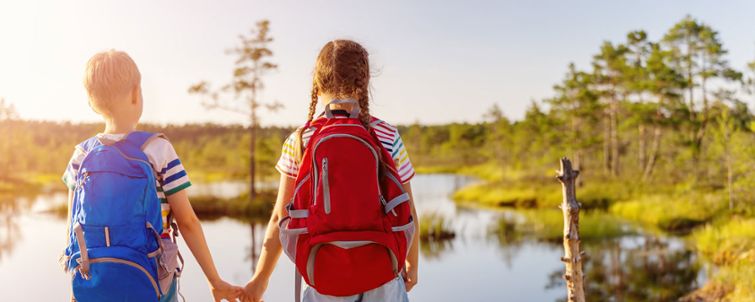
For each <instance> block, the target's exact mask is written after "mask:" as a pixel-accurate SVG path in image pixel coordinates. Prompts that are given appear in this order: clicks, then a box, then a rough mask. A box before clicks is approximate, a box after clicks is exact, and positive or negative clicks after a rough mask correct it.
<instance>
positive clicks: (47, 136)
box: [0, 120, 293, 189]
mask: <svg viewBox="0 0 755 302" xmlns="http://www.w3.org/2000/svg"><path fill="white" fill-rule="evenodd" d="M102 129H103V126H102V125H101V124H94V123H92V124H71V123H54V122H37V121H22V120H11V121H0V132H4V133H5V134H7V135H6V136H5V137H10V138H11V139H8V140H2V142H0V152H1V153H0V154H2V156H0V170H2V171H0V172H4V173H3V174H0V175H2V176H0V183H3V182H5V183H6V184H7V183H11V184H14V185H13V186H15V187H18V186H21V183H26V184H33V183H42V182H48V183H49V182H50V181H55V182H58V181H59V179H60V175H62V174H63V171H64V170H65V167H66V164H67V163H68V160H69V159H70V156H71V154H72V153H73V149H74V146H75V145H76V144H78V143H79V142H81V141H83V140H85V139H86V138H88V137H91V136H93V135H95V134H96V133H97V132H98V131H101V130H102ZM140 129H142V130H146V131H153V132H161V133H164V134H165V135H166V136H167V137H168V140H169V141H170V142H171V143H172V144H173V146H174V148H175V149H176V152H177V153H178V155H179V157H181V161H182V162H183V164H184V166H185V167H186V170H187V171H188V172H189V177H190V178H191V179H192V180H193V181H195V182H196V181H198V182H207V181H215V180H223V179H245V178H248V176H249V169H248V168H247V167H248V164H249V159H248V158H249V157H248V156H245V155H248V154H249V150H248V146H249V131H248V128H246V127H242V126H221V125H213V124H202V125H191V124H189V125H181V126H176V125H168V126H157V125H150V124H146V125H141V126H140ZM291 131H293V129H290V128H277V127H270V128H265V129H261V130H260V131H259V133H258V135H259V137H260V138H259V139H258V141H257V165H258V166H260V167H261V169H258V172H257V175H258V176H260V177H262V178H263V179H271V178H274V177H277V175H278V174H277V172H276V171H275V169H274V166H275V164H274V163H275V161H276V160H277V158H278V156H279V155H280V147H281V145H282V141H283V139H284V138H285V137H286V135H288V134H290V133H291ZM3 179H6V180H5V181H3ZM7 179H15V180H7ZM58 188H60V189H63V186H62V185H60V186H58Z"/></svg>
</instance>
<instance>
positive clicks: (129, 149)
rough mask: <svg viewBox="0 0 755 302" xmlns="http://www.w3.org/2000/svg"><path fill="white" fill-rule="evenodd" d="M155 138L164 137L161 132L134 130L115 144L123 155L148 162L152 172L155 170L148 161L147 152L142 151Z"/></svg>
mask: <svg viewBox="0 0 755 302" xmlns="http://www.w3.org/2000/svg"><path fill="white" fill-rule="evenodd" d="M157 138H165V139H167V138H166V137H165V135H163V134H162V133H152V132H146V131H134V132H131V133H129V134H128V135H126V137H125V138H124V139H122V140H120V141H118V142H116V143H115V144H113V146H115V147H116V148H118V149H119V150H121V152H123V153H124V154H125V155H127V156H129V157H133V158H136V159H140V160H142V161H145V162H147V163H149V164H150V167H152V170H153V172H157V169H156V168H155V166H154V165H153V164H152V163H150V162H149V158H148V157H147V154H145V153H144V148H145V147H146V146H147V145H148V144H149V143H150V142H151V141H153V140H155V139H157Z"/></svg>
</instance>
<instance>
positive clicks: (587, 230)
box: [493, 209, 634, 243]
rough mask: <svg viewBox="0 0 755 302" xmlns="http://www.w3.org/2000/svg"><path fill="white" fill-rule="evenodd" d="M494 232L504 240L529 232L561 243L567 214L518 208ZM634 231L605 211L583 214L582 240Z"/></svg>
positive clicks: (612, 236)
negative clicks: (518, 209) (519, 209)
mask: <svg viewBox="0 0 755 302" xmlns="http://www.w3.org/2000/svg"><path fill="white" fill-rule="evenodd" d="M493 231H494V233H495V234H496V235H497V236H498V237H499V239H501V241H502V242H514V241H516V240H517V238H524V237H525V236H523V235H525V234H527V235H531V236H534V237H535V238H537V239H538V240H543V241H552V242H558V243H560V242H561V239H562V238H563V236H564V234H563V232H564V216H563V213H562V212H561V211H560V210H557V209H541V210H526V211H517V212H516V214H515V215H512V216H508V215H504V216H502V218H501V219H499V221H498V224H497V225H496V227H495V228H494V230H493ZM633 233H634V231H633V230H631V229H628V228H626V226H625V225H624V224H623V223H622V221H621V220H620V219H618V218H617V217H615V216H612V215H609V214H606V213H605V212H600V211H587V212H582V213H581V214H580V218H579V234H580V240H583V241H600V240H605V239H608V238H614V237H621V236H624V235H629V234H633Z"/></svg>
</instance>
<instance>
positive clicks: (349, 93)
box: [243, 40, 419, 302]
mask: <svg viewBox="0 0 755 302" xmlns="http://www.w3.org/2000/svg"><path fill="white" fill-rule="evenodd" d="M369 80H370V70H369V61H368V54H367V51H366V50H365V49H364V48H363V47H362V46H361V45H359V44H358V43H356V42H354V41H349V40H335V41H330V42H328V43H327V44H325V46H324V47H323V48H322V50H320V54H319V55H318V57H317V62H316V65H315V71H314V79H313V83H312V94H311V95H312V101H311V102H310V104H309V115H308V118H307V121H308V123H309V122H311V121H312V120H313V118H314V114H315V110H316V108H317V105H318V103H322V105H326V106H327V105H328V104H329V103H330V102H332V101H333V100H346V99H351V100H357V102H358V105H359V109H360V114H359V119H360V120H361V122H362V124H363V125H364V126H365V127H371V128H372V129H373V130H375V133H376V134H377V135H378V138H379V139H380V142H381V144H382V145H383V147H385V148H386V149H387V150H388V151H389V152H390V153H391V155H392V156H393V160H394V162H395V164H396V168H397V170H398V172H399V176H400V180H401V182H402V183H403V186H404V189H405V191H406V192H408V193H409V196H410V199H409V204H410V206H411V212H412V216H413V218H414V221H415V230H416V229H419V227H418V224H417V223H416V222H418V219H416V218H417V214H416V210H415V208H414V201H413V197H412V194H411V192H412V191H411V185H410V183H409V181H410V180H411V178H412V177H413V176H414V168H413V167H412V164H411V162H410V161H409V156H408V153H407V151H406V149H405V147H404V144H403V142H402V140H401V137H400V136H399V134H398V131H397V129H396V128H395V127H393V126H391V125H389V124H388V123H386V122H384V121H382V120H379V119H375V118H373V117H372V116H371V115H370V114H369ZM350 106H352V105H349V104H339V105H336V103H334V104H333V105H331V108H333V109H341V110H352V108H350ZM334 112H336V110H334ZM319 118H322V117H319ZM302 129H303V128H299V129H298V130H297V131H295V132H294V133H293V134H291V135H290V136H289V138H288V139H287V140H286V142H285V143H284V145H283V150H282V152H281V157H280V159H279V161H278V164H277V165H276V169H277V170H278V171H279V172H280V173H281V178H280V185H279V189H278V198H277V200H276V203H275V208H274V210H273V213H272V216H271V217H270V222H269V223H268V227H267V232H266V233H265V239H264V243H263V247H262V252H261V254H260V258H259V264H258V265H257V270H256V271H255V272H254V276H252V279H251V280H250V281H249V283H247V285H246V287H245V290H244V297H243V299H244V301H252V302H258V301H262V296H263V294H264V292H265V289H266V288H267V285H268V281H269V280H270V275H271V274H272V272H273V270H274V268H275V263H276V262H277V261H278V257H280V255H281V251H282V247H281V241H280V238H279V233H280V228H279V226H278V223H279V221H280V219H281V218H283V217H285V215H286V213H285V211H286V210H285V206H286V203H288V202H289V200H290V199H291V197H292V194H293V192H294V185H295V179H296V177H297V174H298V171H299V164H300V161H301V157H302V154H303V149H304V148H305V146H306V145H307V142H308V139H309V138H310V137H311V136H312V134H313V133H312V130H310V129H307V130H302ZM418 234H419V233H418V232H416V231H415V232H414V238H413V240H412V242H413V244H412V245H411V247H410V248H409V254H408V256H407V258H406V269H405V272H404V274H403V276H402V277H403V278H401V277H399V278H397V279H394V280H393V281H390V282H388V283H385V284H383V285H382V286H379V287H378V288H375V289H372V290H369V291H366V292H364V293H362V294H359V295H354V296H349V297H335V296H327V295H323V294H320V293H318V292H317V291H316V290H315V289H314V288H311V287H307V288H306V289H305V291H304V294H303V298H304V301H308V302H315V301H344V302H345V301H363V302H372V301H408V297H407V294H406V293H407V292H408V291H409V290H411V289H412V287H414V285H416V284H417V269H418V268H417V260H418V243H419V240H418V239H419V238H418V236H419V235H418Z"/></svg>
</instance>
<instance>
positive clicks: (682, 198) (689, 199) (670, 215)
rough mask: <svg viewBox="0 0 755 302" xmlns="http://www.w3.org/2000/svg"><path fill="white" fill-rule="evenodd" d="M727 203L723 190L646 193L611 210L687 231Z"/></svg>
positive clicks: (717, 211)
mask: <svg viewBox="0 0 755 302" xmlns="http://www.w3.org/2000/svg"><path fill="white" fill-rule="evenodd" d="M725 207H726V200H725V199H724V196H722V194H717V193H707V194H704V193H696V194H678V195H674V194H656V195H643V196H639V197H636V198H633V199H631V200H628V201H624V202H619V203H616V204H613V205H612V206H611V207H610V209H609V211H610V212H611V213H613V214H615V215H618V216H621V217H624V218H626V219H629V220H633V221H639V222H642V223H644V224H645V225H648V226H651V227H656V228H659V229H661V230H664V231H672V232H687V231H689V230H690V229H691V228H693V227H695V226H697V225H700V224H703V223H705V222H708V221H710V220H711V219H713V218H714V217H715V216H716V215H717V214H719V213H721V211H722V210H723V209H724V208H725Z"/></svg>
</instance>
